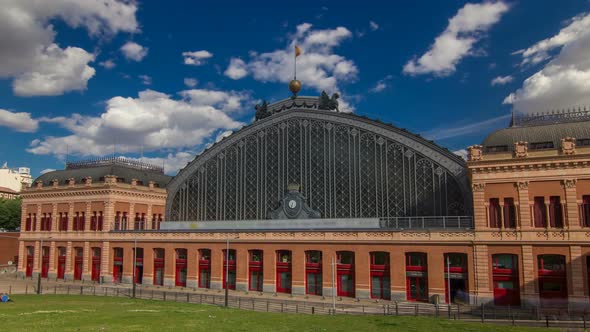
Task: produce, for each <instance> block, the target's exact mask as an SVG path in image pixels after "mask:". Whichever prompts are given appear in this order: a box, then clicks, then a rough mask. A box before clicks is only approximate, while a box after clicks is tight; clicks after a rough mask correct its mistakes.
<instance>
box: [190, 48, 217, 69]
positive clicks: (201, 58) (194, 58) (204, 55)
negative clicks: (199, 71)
mask: <svg viewBox="0 0 590 332" xmlns="http://www.w3.org/2000/svg"><path fill="white" fill-rule="evenodd" d="M182 56H183V57H184V64H185V65H191V66H200V65H202V64H205V61H206V60H207V59H209V58H211V57H213V53H211V52H209V51H206V50H201V51H194V52H182Z"/></svg>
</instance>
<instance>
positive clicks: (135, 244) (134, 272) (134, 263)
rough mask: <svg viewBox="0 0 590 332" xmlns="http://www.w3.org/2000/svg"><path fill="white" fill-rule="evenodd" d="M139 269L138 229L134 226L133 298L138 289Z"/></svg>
mask: <svg viewBox="0 0 590 332" xmlns="http://www.w3.org/2000/svg"><path fill="white" fill-rule="evenodd" d="M136 271H137V230H136V229H135V228H134V229H133V277H132V279H133V280H132V281H133V290H132V291H133V294H132V298H135V289H136V287H137V286H136V283H135V278H136V273H137V272H136Z"/></svg>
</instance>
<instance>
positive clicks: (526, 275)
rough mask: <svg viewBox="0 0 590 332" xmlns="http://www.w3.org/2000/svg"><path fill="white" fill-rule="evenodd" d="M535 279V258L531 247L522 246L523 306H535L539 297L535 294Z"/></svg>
mask: <svg viewBox="0 0 590 332" xmlns="http://www.w3.org/2000/svg"><path fill="white" fill-rule="evenodd" d="M536 283H537V278H536V276H535V257H534V255H533V246H531V245H523V246H522V284H523V286H522V288H521V289H522V292H521V294H522V296H521V298H522V300H523V304H530V305H537V304H538V302H539V297H538V295H537V293H536V291H535V290H536V289H537V286H536Z"/></svg>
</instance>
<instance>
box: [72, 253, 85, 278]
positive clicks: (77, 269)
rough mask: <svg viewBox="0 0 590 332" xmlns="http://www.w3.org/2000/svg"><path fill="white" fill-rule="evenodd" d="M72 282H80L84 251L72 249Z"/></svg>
mask: <svg viewBox="0 0 590 332" xmlns="http://www.w3.org/2000/svg"><path fill="white" fill-rule="evenodd" d="M74 254H75V256H74V280H82V268H83V266H84V249H83V248H80V247H77V248H74Z"/></svg>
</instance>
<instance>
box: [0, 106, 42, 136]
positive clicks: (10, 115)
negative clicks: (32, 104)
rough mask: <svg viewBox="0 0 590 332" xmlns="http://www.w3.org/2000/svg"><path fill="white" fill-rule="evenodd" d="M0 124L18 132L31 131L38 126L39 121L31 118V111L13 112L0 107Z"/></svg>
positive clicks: (35, 129)
mask: <svg viewBox="0 0 590 332" xmlns="http://www.w3.org/2000/svg"><path fill="white" fill-rule="evenodd" d="M0 126H2V127H8V128H10V129H13V130H16V131H20V132H26V133H32V132H35V131H37V128H39V121H38V120H35V119H33V118H31V113H24V112H20V113H14V112H10V111H7V110H3V109H0Z"/></svg>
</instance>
